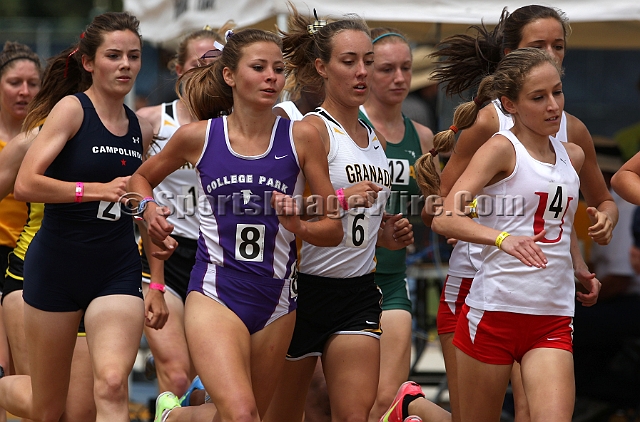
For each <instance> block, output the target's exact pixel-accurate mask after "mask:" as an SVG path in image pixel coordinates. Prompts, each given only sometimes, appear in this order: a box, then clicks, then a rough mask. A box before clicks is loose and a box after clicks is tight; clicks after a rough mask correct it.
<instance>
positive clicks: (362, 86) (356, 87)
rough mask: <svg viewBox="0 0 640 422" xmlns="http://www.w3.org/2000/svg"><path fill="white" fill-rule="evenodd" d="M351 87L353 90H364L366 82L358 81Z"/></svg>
mask: <svg viewBox="0 0 640 422" xmlns="http://www.w3.org/2000/svg"><path fill="white" fill-rule="evenodd" d="M353 88H354V89H355V90H357V91H364V90H366V89H367V84H366V83H364V82H362V83H359V84H357V85H355V86H354V87H353Z"/></svg>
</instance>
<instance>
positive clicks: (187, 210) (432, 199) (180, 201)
mask: <svg viewBox="0 0 640 422" xmlns="http://www.w3.org/2000/svg"><path fill="white" fill-rule="evenodd" d="M272 196H273V193H272V192H265V193H264V195H263V196H260V195H257V194H254V193H252V192H251V190H248V189H247V190H240V191H239V192H236V193H233V194H232V195H217V196H214V195H198V196H196V195H194V194H193V193H187V194H184V195H181V194H176V193H174V192H170V191H160V192H155V193H154V199H155V201H156V202H157V203H158V205H160V206H163V207H166V208H167V209H168V210H169V215H172V216H175V217H176V218H179V219H186V218H188V217H193V216H196V215H199V216H211V215H213V208H212V205H215V208H216V209H217V210H218V213H217V214H218V215H225V214H227V213H230V214H232V215H248V216H255V215H278V212H277V211H276V210H275V209H274V208H273V207H272V205H271V197H272ZM292 198H293V199H294V200H295V202H296V204H297V206H296V214H297V215H300V216H303V215H304V216H307V217H318V216H323V215H327V216H328V217H330V218H342V217H344V216H345V215H346V214H347V213H349V212H362V210H363V209H364V208H367V207H365V206H364V205H363V204H364V202H365V201H368V203H369V204H373V203H375V202H376V201H378V200H384V198H376V194H375V193H373V192H371V193H370V195H369V197H368V198H363V197H361V196H352V197H350V198H348V203H349V210H348V211H344V210H343V209H342V208H341V207H340V205H339V202H338V197H337V196H336V195H330V196H329V197H328V198H327V199H326V200H325V199H324V198H323V197H322V196H320V195H310V196H302V195H296V196H293V197H292ZM142 199H143V196H142V195H140V194H139V193H135V192H127V193H125V194H124V195H122V196H121V197H120V202H121V203H123V204H124V207H123V211H122V212H123V213H124V214H128V215H132V216H137V215H140V212H139V210H138V204H139V203H140V201H141V200H142ZM454 199H455V207H454V209H455V211H454V212H455V213H456V214H457V215H465V216H469V215H477V216H480V217H485V216H490V215H497V216H509V217H521V216H524V209H525V200H524V197H522V196H521V195H497V196H489V195H478V196H476V197H475V205H472V204H471V202H472V200H473V199H474V198H473V196H472V195H471V194H470V193H469V192H463V191H461V192H457V193H456V194H455V196H454ZM443 204H444V198H443V197H442V196H439V195H429V196H428V197H426V198H425V197H424V195H410V194H409V192H407V191H391V193H390V195H388V198H387V207H386V209H385V207H377V208H375V207H374V208H373V209H371V210H370V211H369V212H368V214H369V215H379V214H380V213H383V212H385V211H388V210H389V209H397V210H399V211H398V212H401V213H402V214H403V215H405V216H420V215H421V212H422V209H423V208H424V209H425V212H426V213H427V214H429V215H431V216H439V215H442V213H443V212H444V210H443ZM325 208H326V210H325ZM446 214H447V215H451V214H452V212H451V211H447V212H446ZM281 215H284V213H281Z"/></svg>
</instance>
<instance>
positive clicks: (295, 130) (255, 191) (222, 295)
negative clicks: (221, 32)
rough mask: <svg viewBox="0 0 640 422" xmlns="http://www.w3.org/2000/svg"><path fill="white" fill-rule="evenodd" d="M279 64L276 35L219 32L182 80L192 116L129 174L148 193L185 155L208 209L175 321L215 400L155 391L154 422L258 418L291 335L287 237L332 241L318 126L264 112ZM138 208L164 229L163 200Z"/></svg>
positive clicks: (159, 235)
mask: <svg viewBox="0 0 640 422" xmlns="http://www.w3.org/2000/svg"><path fill="white" fill-rule="evenodd" d="M283 72H284V63H283V60H282V52H281V41H280V38H279V37H278V36H276V35H275V34H273V33H270V32H265V31H261V30H255V29H247V30H243V31H240V32H238V33H236V34H230V35H228V36H227V44H226V46H225V47H224V50H223V52H222V55H221V56H220V58H219V59H218V60H217V61H216V62H215V63H214V64H212V65H210V66H207V67H203V68H197V69H193V70H191V71H190V72H187V73H186V78H184V79H182V80H184V81H185V82H184V97H185V99H186V103H188V104H189V106H190V107H191V108H192V110H191V111H192V113H193V114H194V115H195V116H196V117H197V118H198V119H199V120H201V121H199V122H196V123H191V124H188V125H185V126H182V127H180V129H178V131H177V132H176V133H175V134H174V135H173V137H172V138H171V140H170V141H169V142H168V143H167V145H166V146H165V148H164V149H163V150H162V151H161V152H160V153H158V154H157V155H155V156H153V157H151V158H150V159H149V160H148V161H147V162H146V163H145V164H143V165H142V166H141V167H140V169H139V171H138V172H137V173H136V174H135V175H134V176H132V179H131V180H130V184H129V190H130V191H133V192H138V193H139V194H141V195H142V196H143V197H145V198H146V197H151V195H152V187H153V186H154V185H156V184H157V183H158V182H160V181H161V180H162V179H163V178H164V177H166V176H167V175H168V174H170V173H171V172H173V171H174V170H175V169H176V168H178V167H180V166H181V165H183V164H184V163H185V162H189V163H191V164H193V165H194V166H195V167H196V168H197V169H198V172H199V178H200V186H199V187H198V189H199V194H200V198H201V199H202V201H199V202H200V203H201V204H205V205H206V206H209V207H210V208H211V209H210V210H208V212H206V211H207V210H202V211H203V212H201V222H200V237H199V241H198V253H197V255H196V265H195V267H194V269H193V271H192V273H191V280H190V285H189V291H190V292H189V294H188V296H187V301H186V304H185V329H186V336H187V343H188V345H189V350H190V353H191V356H192V360H193V363H194V365H195V368H196V371H197V372H198V374H199V375H200V378H201V379H202V381H203V383H204V386H205V387H206V390H207V392H208V393H209V394H210V396H211V399H212V400H211V401H212V402H213V403H214V404H215V406H213V405H207V404H205V405H203V406H197V407H189V408H179V407H180V405H179V402H178V399H177V397H176V396H175V395H173V394H172V393H163V394H161V395H160V396H159V397H158V400H157V403H156V416H155V420H156V421H161V422H165V421H178V420H200V418H202V419H203V420H211V418H213V416H214V415H216V413H217V412H219V413H220V415H219V416H218V417H221V419H222V420H247V421H249V420H250V421H254V422H258V421H260V419H261V417H262V416H263V415H264V413H265V412H266V410H267V407H268V406H269V402H270V401H271V397H272V395H273V391H274V387H275V385H276V383H277V381H278V380H277V377H278V375H279V374H280V373H281V371H282V366H283V364H284V357H285V354H286V351H287V347H288V345H289V342H290V340H291V335H292V333H293V327H294V322H295V316H294V315H295V313H294V312H293V310H294V309H295V302H294V301H293V300H292V298H294V297H295V292H296V289H295V274H294V271H293V268H294V266H295V236H300V238H301V239H303V240H305V241H307V242H309V243H313V244H317V245H320V246H335V245H337V244H338V243H339V242H340V241H341V240H342V224H341V222H340V220H339V219H330V218H325V215H326V214H327V213H329V212H332V211H333V212H336V211H337V209H335V207H336V206H337V203H336V204H331V203H330V201H328V200H326V198H327V197H329V196H332V195H334V191H333V188H332V186H331V182H330V180H329V173H328V164H327V160H326V154H325V153H324V149H323V148H324V147H323V145H322V141H321V139H320V137H319V134H318V131H317V130H316V129H315V128H314V127H313V126H311V125H309V124H307V123H303V122H295V123H291V122H289V121H288V120H285V119H281V118H279V117H277V116H275V115H274V114H273V113H272V112H271V109H272V107H273V105H274V104H275V102H276V100H277V98H278V96H279V94H280V92H281V90H282V87H283V85H284V73H283ZM222 114H224V115H225V117H218V116H220V115H222ZM206 119H210V120H208V121H207V120H206ZM305 181H306V182H307V184H308V185H309V187H310V189H311V192H312V194H314V195H316V198H318V199H319V201H318V202H317V204H318V205H320V206H319V207H317V208H316V211H318V215H317V217H318V218H317V219H313V221H302V220H301V219H300V218H299V215H298V214H297V213H294V211H295V210H296V209H297V207H298V205H297V204H296V200H295V199H294V198H293V196H295V195H298V194H301V193H302V189H303V187H304V182H305ZM205 198H206V200H205ZM147 199H148V198H147ZM145 204H146V206H145ZM332 206H333V208H331V207H332ZM141 208H142V211H143V217H144V219H145V220H146V221H147V222H148V224H149V234H150V235H151V237H152V238H153V239H154V241H155V242H158V241H159V240H163V239H165V238H166V236H168V235H169V234H170V233H171V230H172V228H173V227H172V226H171V225H170V224H168V223H167V221H166V219H165V217H166V214H168V212H169V211H168V209H166V208H162V207H158V206H157V204H155V203H154V202H153V201H152V200H151V201H149V200H147V201H145V202H144V203H143V206H142V207H141ZM205 208H206V207H205Z"/></svg>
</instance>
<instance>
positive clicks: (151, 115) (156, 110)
mask: <svg viewBox="0 0 640 422" xmlns="http://www.w3.org/2000/svg"><path fill="white" fill-rule="evenodd" d="M163 107H164V104H159V105H155V106H149V107H142V108H141V109H139V110H137V111H136V115H137V116H138V118H140V120H142V119H144V120H146V121H148V122H149V123H151V125H152V127H153V128H154V129H155V128H156V125H158V129H159V125H160V119H161V117H162V109H163Z"/></svg>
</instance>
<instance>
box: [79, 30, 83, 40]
mask: <svg viewBox="0 0 640 422" xmlns="http://www.w3.org/2000/svg"><path fill="white" fill-rule="evenodd" d="M83 38H84V31H82V34H80V39H83Z"/></svg>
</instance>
